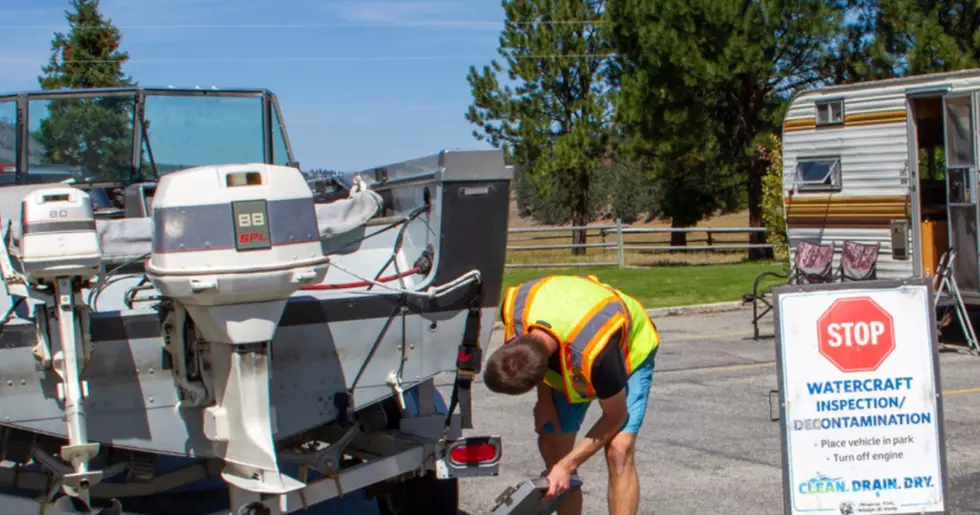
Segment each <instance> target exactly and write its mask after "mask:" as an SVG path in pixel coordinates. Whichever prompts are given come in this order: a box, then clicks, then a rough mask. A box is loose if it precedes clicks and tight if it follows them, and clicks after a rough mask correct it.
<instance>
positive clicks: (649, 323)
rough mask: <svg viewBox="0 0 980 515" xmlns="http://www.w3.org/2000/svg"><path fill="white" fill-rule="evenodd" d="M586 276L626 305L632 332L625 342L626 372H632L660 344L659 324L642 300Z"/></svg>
mask: <svg viewBox="0 0 980 515" xmlns="http://www.w3.org/2000/svg"><path fill="white" fill-rule="evenodd" d="M585 277H587V278H588V279H590V280H592V281H594V282H595V283H596V284H601V285H602V286H605V287H606V289H608V290H609V291H611V292H612V293H614V294H616V295H617V296H618V297H619V300H621V301H622V302H623V304H624V305H625V306H626V313H627V316H629V318H630V331H631V332H630V335H629V338H627V340H626V341H625V342H624V343H623V345H624V348H623V357H624V358H625V361H626V373H627V374H632V373H633V368H634V367H636V366H638V365H640V364H641V363H642V362H643V360H645V359H646V358H647V356H649V355H650V353H651V352H653V351H654V350H655V349H656V348H657V347H659V346H660V335H659V333H658V332H657V325H656V324H654V323H653V319H652V318H650V315H649V314H648V313H647V311H646V308H644V307H643V305H642V304H640V301H638V300H636V299H635V298H633V297H631V296H629V295H627V294H626V293H624V292H621V291H619V290H617V289H615V288H613V287H612V286H610V285H608V284H606V283H604V282H602V281H600V280H599V278H598V277H596V276H594V275H588V276H585ZM634 308H635V311H636V312H635V313H634Z"/></svg>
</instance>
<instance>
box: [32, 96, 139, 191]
mask: <svg viewBox="0 0 980 515" xmlns="http://www.w3.org/2000/svg"><path fill="white" fill-rule="evenodd" d="M28 98H29V97H28ZM135 107H136V101H135V96H134V95H132V94H130V95H103V96H96V97H86V98H52V99H33V100H28V102H27V112H28V123H27V130H28V140H27V153H28V157H27V173H28V175H29V176H30V175H34V174H35V173H37V172H41V171H42V170H43V171H45V172H47V171H48V170H51V169H53V168H54V169H61V170H66V169H74V170H75V171H76V173H75V176H76V177H92V178H96V179H99V180H124V179H126V178H127V177H129V175H130V171H131V170H132V168H131V165H130V163H131V162H132V160H133V114H134V112H135Z"/></svg>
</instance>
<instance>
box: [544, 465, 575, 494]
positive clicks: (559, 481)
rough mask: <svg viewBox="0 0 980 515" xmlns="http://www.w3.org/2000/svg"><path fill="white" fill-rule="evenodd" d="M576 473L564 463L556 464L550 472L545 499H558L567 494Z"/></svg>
mask: <svg viewBox="0 0 980 515" xmlns="http://www.w3.org/2000/svg"><path fill="white" fill-rule="evenodd" d="M574 472H575V471H573V470H572V469H571V467H569V466H568V465H567V464H566V463H565V462H564V461H559V462H558V463H556V464H555V466H554V467H552V468H551V470H549V471H548V476H547V478H548V491H547V492H545V494H544V495H545V497H558V496H559V495H561V494H563V493H565V492H567V491H568V488H569V486H570V485H571V480H572V474H573V473H574Z"/></svg>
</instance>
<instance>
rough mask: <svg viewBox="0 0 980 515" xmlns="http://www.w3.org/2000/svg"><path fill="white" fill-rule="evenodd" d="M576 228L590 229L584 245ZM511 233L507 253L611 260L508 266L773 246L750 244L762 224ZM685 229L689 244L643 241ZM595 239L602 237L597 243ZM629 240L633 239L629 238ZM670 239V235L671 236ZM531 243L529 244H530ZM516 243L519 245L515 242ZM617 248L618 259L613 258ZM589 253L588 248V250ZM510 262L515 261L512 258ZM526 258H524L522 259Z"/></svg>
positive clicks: (518, 230) (609, 262) (542, 229)
mask: <svg viewBox="0 0 980 515" xmlns="http://www.w3.org/2000/svg"><path fill="white" fill-rule="evenodd" d="M576 230H584V231H586V242H587V243H584V244H573V243H571V241H572V232H573V231H576ZM507 232H508V236H509V237H508V243H507V252H508V254H510V253H513V252H521V253H532V254H533V253H535V252H538V253H542V252H545V251H552V252H549V254H551V256H550V257H554V254H555V253H556V252H558V251H565V252H563V253H562V254H564V255H568V256H571V255H572V254H571V252H570V251H571V249H573V248H585V249H596V250H599V251H600V253H599V255H598V256H597V257H600V258H601V257H605V256H606V255H608V256H609V257H610V259H609V260H603V261H595V260H585V261H575V262H522V263H512V262H508V263H507V265H506V266H507V268H542V267H549V268H551V267H555V268H558V267H591V266H619V267H620V268H622V267H625V266H626V256H627V254H629V253H643V254H652V253H664V252H744V251H747V250H749V249H771V248H772V245H770V244H768V243H749V241H748V240H749V239H750V238H749V237H747V236H748V235H750V234H752V233H765V232H766V229H765V228H761V227H690V228H680V229H674V228H659V227H649V228H648V227H628V226H624V225H623V224H620V223H617V224H615V225H592V226H585V227H530V228H511V229H508V230H507ZM678 232H682V233H685V234H687V235H688V237H687V243H688V244H687V245H683V246H672V245H670V242H669V241H667V242H650V241H643V236H644V235H647V236H652V235H661V236H663V235H670V234H671V233H678ZM699 233H703V234H704V235H705V236H704V237H702V238H701V239H695V240H694V241H693V243H694V244H691V243H692V239H691V238H690V235H691V234H699ZM732 235H746V237H744V238H743V239H744V240H746V241H733V239H732ZM559 238H561V239H565V240H567V241H568V243H564V242H563V243H555V244H546V245H540V244H534V242H537V241H541V240H556V239H559ZM595 240H599V241H598V242H596V241H595ZM627 240H629V241H627ZM668 240H669V238H668ZM526 242H527V243H526ZM515 243H516V245H515ZM613 251H615V259H611V258H612V257H613ZM586 252H588V250H587V251H586ZM508 261H511V260H510V259H508ZM522 261H523V260H522Z"/></svg>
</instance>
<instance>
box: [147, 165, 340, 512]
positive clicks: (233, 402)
mask: <svg viewBox="0 0 980 515" xmlns="http://www.w3.org/2000/svg"><path fill="white" fill-rule="evenodd" d="M153 224H154V232H153V238H152V254H151V257H150V260H149V262H148V263H147V266H146V271H147V277H148V278H149V279H150V280H151V281H152V282H153V284H154V285H155V286H156V288H157V289H158V290H159V291H160V292H161V293H162V294H163V295H164V296H165V297H167V298H168V299H169V300H170V301H171V302H172V304H173V311H172V313H171V316H170V317H169V321H168V322H167V323H165V324H164V326H165V338H166V340H167V342H168V343H167V346H168V351H169V352H170V354H171V356H172V358H173V363H174V367H173V373H174V374H175V376H177V382H178V384H179V385H180V386H181V390H182V393H183V395H184V396H183V399H184V400H183V401H182V403H183V404H185V405H190V406H201V407H204V410H203V416H204V420H203V425H204V432H205V434H206V436H207V438H208V439H209V440H211V441H212V442H214V446H215V453H216V454H217V455H218V456H222V457H223V458H224V461H225V468H224V470H223V472H222V477H223V478H224V479H225V481H227V482H228V483H230V484H231V485H233V486H235V487H238V488H241V489H243V490H247V491H249V492H254V493H261V494H284V493H288V492H290V491H293V490H297V489H299V488H302V487H303V486H305V485H304V484H303V483H301V482H299V481H296V480H294V479H292V478H289V477H288V476H285V475H283V474H282V473H281V472H280V471H279V466H278V461H277V456H276V450H275V443H274V438H273V434H274V433H275V431H276V430H275V427H274V420H275V414H274V412H272V409H271V407H270V402H269V398H270V396H269V356H270V345H271V344H272V340H273V337H274V335H275V333H276V329H277V327H278V324H279V320H280V318H281V316H282V312H283V309H284V308H285V306H286V301H287V299H288V298H289V296H290V294H292V293H293V292H295V291H297V290H299V289H300V288H301V287H302V286H303V285H305V284H308V283H318V282H320V281H322V280H323V278H324V276H325V275H326V272H327V266H328V258H327V257H326V256H324V255H323V250H322V248H321V244H320V238H319V226H318V223H317V217H316V208H315V206H314V203H313V195H312V192H311V191H310V188H309V186H308V185H307V183H306V181H305V179H304V177H303V175H302V174H301V173H300V172H299V170H297V169H295V168H291V167H285V166H275V165H268V164H245V165H224V166H206V167H199V168H191V169H186V170H181V171H176V172H171V173H169V174H167V175H164V176H163V177H162V178H161V179H160V181H159V183H158V184H157V188H156V193H155V195H154V206H153ZM185 314H186V315H189V318H190V320H189V321H188V320H187V317H186V316H185ZM189 322H193V326H194V327H193V328H190V329H188V328H189V327H190V324H189ZM191 340H193V341H191ZM204 359H207V360H208V361H209V362H210V371H209V372H208V373H205V372H204V367H203V366H201V364H200V363H201V361H202V360H204ZM188 363H190V364H191V365H188Z"/></svg>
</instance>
